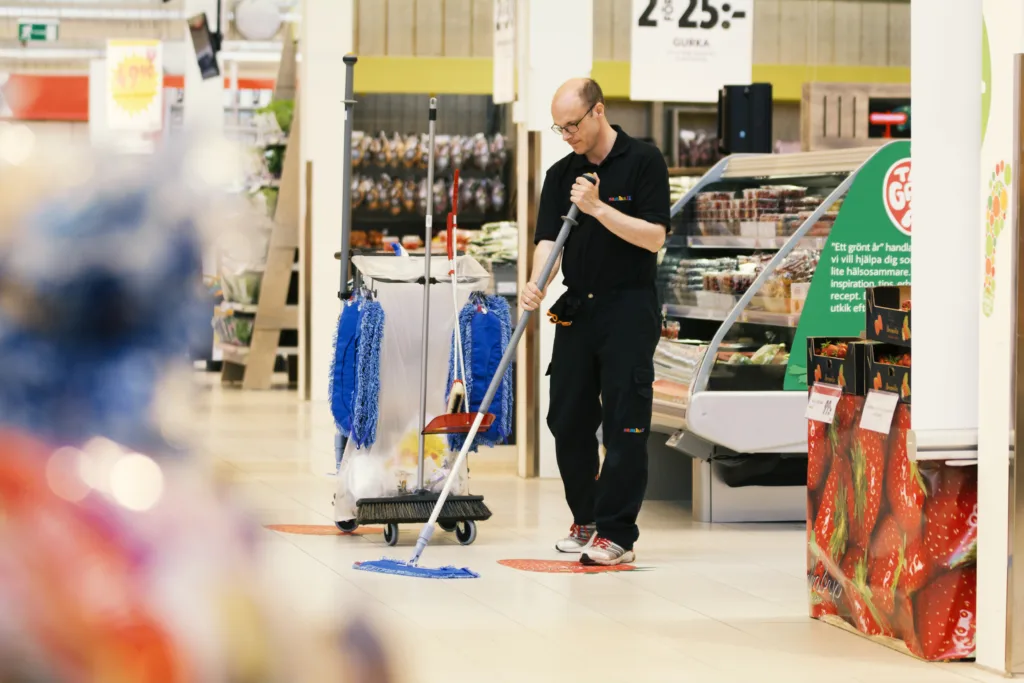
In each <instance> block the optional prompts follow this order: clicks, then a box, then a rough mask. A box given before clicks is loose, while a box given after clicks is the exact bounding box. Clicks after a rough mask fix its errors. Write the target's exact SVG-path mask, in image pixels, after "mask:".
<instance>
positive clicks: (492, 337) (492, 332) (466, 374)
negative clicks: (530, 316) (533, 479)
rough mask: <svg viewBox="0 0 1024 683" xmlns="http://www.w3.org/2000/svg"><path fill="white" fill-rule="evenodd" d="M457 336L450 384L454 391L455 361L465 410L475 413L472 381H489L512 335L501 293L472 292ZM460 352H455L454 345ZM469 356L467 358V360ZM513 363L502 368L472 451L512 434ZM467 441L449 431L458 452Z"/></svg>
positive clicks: (450, 362)
mask: <svg viewBox="0 0 1024 683" xmlns="http://www.w3.org/2000/svg"><path fill="white" fill-rule="evenodd" d="M458 328H459V329H460V331H461V334H460V335H459V336H457V337H456V336H455V335H454V334H453V335H452V336H453V338H454V339H453V346H452V352H451V354H450V356H449V359H448V375H449V384H450V385H451V386H452V392H453V393H454V382H453V381H452V379H451V378H453V377H455V376H456V375H455V373H456V368H457V365H456V364H457V363H459V362H461V363H462V375H463V382H464V392H465V393H464V396H465V399H466V407H465V410H468V411H469V412H470V413H474V412H477V411H479V410H480V401H479V400H473V399H474V397H478V396H480V393H479V392H474V391H473V387H474V386H475V385H481V386H482V385H485V384H490V382H491V379H492V378H493V377H494V375H495V373H496V372H497V369H498V364H499V363H500V362H501V354H502V351H503V350H504V349H505V348H506V347H507V346H508V344H509V340H510V339H511V337H512V315H511V313H510V311H509V307H508V302H507V301H506V300H505V298H504V297H501V296H484V295H483V293H482V292H475V293H474V294H473V295H472V297H471V299H470V301H469V302H468V303H467V304H466V305H465V306H463V307H462V311H460V313H459V324H458ZM457 347H458V348H459V349H460V350H461V354H457V353H456V348H457ZM467 359H468V360H467ZM512 402H513V395H512V366H511V365H509V367H507V368H505V372H504V374H503V375H502V377H501V386H500V387H499V389H498V393H497V394H496V395H495V397H494V402H493V403H492V404H491V408H492V410H491V413H492V414H494V422H493V424H492V425H491V426H490V427H489V428H484V427H482V428H481V429H480V431H479V433H478V434H477V436H476V439H475V441H474V442H473V445H472V446H471V447H470V452H471V453H475V452H476V451H477V448H478V446H479V445H481V444H483V445H485V446H496V445H498V444H501V443H505V442H506V441H507V440H508V437H509V436H510V435H511V434H512V409H513V406H512ZM465 441H466V435H465V434H463V433H459V432H454V433H450V434H448V447H449V448H451V450H453V451H456V452H458V450H459V449H460V448H462V444H464V443H465Z"/></svg>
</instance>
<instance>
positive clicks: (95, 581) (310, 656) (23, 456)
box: [0, 432, 379, 683]
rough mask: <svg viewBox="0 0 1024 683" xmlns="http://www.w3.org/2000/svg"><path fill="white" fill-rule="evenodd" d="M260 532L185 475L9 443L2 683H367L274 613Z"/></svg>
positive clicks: (107, 453) (109, 457) (328, 645)
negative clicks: (257, 538) (258, 545)
mask: <svg viewBox="0 0 1024 683" xmlns="http://www.w3.org/2000/svg"><path fill="white" fill-rule="evenodd" d="M251 528H252V527H250V526H248V524H247V520H245V519H244V517H243V516H242V515H240V514H239V512H238V511H237V510H233V509H232V508H231V507H230V506H228V505H226V504H225V503H224V502H223V501H222V500H219V499H218V496H217V495H216V494H215V493H214V489H213V488H212V487H210V486H209V485H208V484H207V482H205V481H204V480H203V479H201V478H199V477H197V476H196V475H195V473H194V472H192V471H190V470H189V469H188V468H186V467H184V466H183V465H182V464H181V463H179V462H176V461H170V462H168V463H164V464H157V462H156V461H154V460H152V459H150V458H148V457H147V456H144V455H141V454H139V453H133V452H131V451H127V450H124V449H122V448H120V447H118V446H117V445H116V444H114V443H113V442H110V441H106V440H104V439H94V440H93V441H91V442H89V443H88V444H87V445H86V446H85V448H84V449H82V450H78V449H72V448H67V447H65V448H61V449H58V450H52V449H51V448H49V447H47V446H44V445H43V444H42V443H40V442H38V441H36V440H33V439H31V438H29V437H26V436H23V435H19V434H16V433H13V432H7V433H0V605H2V608H0V680H3V681H9V682H17V683H22V682H26V683H27V682H29V681H33V682H34V681H47V682H51V683H53V682H56V681H76V682H77V681H82V682H93V681H95V682H99V681H104V682H108V681H119V682H122V683H179V682H180V683H184V682H186V681H197V682H198V681H210V682H213V681H216V682H228V681H246V682H250V683H262V682H267V683H271V682H277V681H280V682H281V683H285V682H288V683H291V682H292V681H303V683H307V682H309V683H317V682H320V681H323V682H324V683H328V681H329V682H330V683H338V682H339V681H357V680H361V679H355V678H348V677H346V676H345V675H344V671H345V669H344V668H343V667H342V662H343V661H344V659H343V654H344V651H343V648H342V647H341V646H339V645H340V643H339V641H340V640H341V638H340V633H338V634H335V636H334V637H329V636H328V635H327V634H325V633H317V632H316V630H315V629H312V628H310V627H308V625H303V624H301V623H296V622H297V621H298V620H297V619H295V618H293V615H290V614H289V613H288V612H287V611H284V610H282V609H278V608H275V607H274V605H273V604H272V602H273V601H272V600H271V599H269V596H273V595H275V591H274V590H273V587H272V586H268V585H263V583H262V582H261V581H260V580H259V579H258V576H259V572H258V571H256V570H255V569H254V568H255V567H256V566H258V559H257V556H256V554H255V547H254V543H253V536H252V534H251V533H250V529H251ZM278 607H283V606H278ZM378 680H379V679H378Z"/></svg>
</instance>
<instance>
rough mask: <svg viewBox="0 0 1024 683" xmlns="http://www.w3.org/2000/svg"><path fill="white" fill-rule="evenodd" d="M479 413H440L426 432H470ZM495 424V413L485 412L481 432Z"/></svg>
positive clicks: (427, 427)
mask: <svg viewBox="0 0 1024 683" xmlns="http://www.w3.org/2000/svg"><path fill="white" fill-rule="evenodd" d="M476 416H477V413H446V414H444V415H438V416H437V417H435V418H434V419H433V420H431V421H430V424H428V425H427V426H426V428H424V430H423V433H424V434H468V433H469V430H470V427H472V426H473V420H475V419H476ZM492 424H494V415H493V414H491V413H484V419H483V421H482V422H481V423H480V430H479V431H481V432H486V431H487V430H488V429H490V428H491V425H492Z"/></svg>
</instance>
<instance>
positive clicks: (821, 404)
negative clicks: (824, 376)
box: [804, 382, 843, 424]
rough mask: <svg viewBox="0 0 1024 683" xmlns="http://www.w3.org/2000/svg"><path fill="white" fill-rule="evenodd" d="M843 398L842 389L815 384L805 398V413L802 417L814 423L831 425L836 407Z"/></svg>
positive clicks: (829, 385) (833, 385) (830, 385)
mask: <svg viewBox="0 0 1024 683" xmlns="http://www.w3.org/2000/svg"><path fill="white" fill-rule="evenodd" d="M842 396H843V388H842V387H839V386H836V385H835V384H821V383H820V382H816V383H815V384H814V386H812V387H811V391H810V393H809V394H808V396H807V411H806V412H805V413H804V417H806V418H807V419H808V420H814V421H816V422H824V423H825V424H832V420H834V419H835V416H836V406H837V405H839V399H840V398H842Z"/></svg>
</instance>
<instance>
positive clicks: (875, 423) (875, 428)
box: [860, 390, 900, 434]
mask: <svg viewBox="0 0 1024 683" xmlns="http://www.w3.org/2000/svg"><path fill="white" fill-rule="evenodd" d="M899 400H900V397H899V394H894V393H893V392H891V391H875V390H871V391H869V392H868V397H867V399H865V400H864V410H863V412H862V413H861V416H860V428H861V429H867V430H869V431H872V432H878V433H880V434H888V433H889V429H890V428H891V427H892V416H893V415H895V414H896V404H897V403H899Z"/></svg>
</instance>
